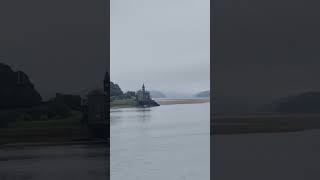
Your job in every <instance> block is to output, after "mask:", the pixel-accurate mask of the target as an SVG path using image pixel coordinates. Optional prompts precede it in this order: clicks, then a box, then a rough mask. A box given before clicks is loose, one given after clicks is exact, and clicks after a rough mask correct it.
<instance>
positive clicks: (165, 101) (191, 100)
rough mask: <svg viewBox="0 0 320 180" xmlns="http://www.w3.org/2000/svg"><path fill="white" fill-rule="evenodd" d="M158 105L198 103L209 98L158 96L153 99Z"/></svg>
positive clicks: (208, 100)
mask: <svg viewBox="0 0 320 180" xmlns="http://www.w3.org/2000/svg"><path fill="white" fill-rule="evenodd" d="M154 100H155V101H156V102H157V103H159V104H160V105H174V104H199V103H207V102H210V99H209V98H188V99H182V98H180V99H169V98H159V99H154Z"/></svg>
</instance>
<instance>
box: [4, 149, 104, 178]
mask: <svg viewBox="0 0 320 180" xmlns="http://www.w3.org/2000/svg"><path fill="white" fill-rule="evenodd" d="M108 159H109V155H108V149H107V147H106V145H105V144H102V145H59V146H34V147H23V146H22V147H15V148H12V147H10V148H0V180H91V179H94V180H106V179H108V178H109V167H108Z"/></svg>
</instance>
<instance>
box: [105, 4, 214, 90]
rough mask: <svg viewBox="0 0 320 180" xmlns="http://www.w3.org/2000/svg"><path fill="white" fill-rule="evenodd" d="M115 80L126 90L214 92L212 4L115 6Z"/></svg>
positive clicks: (112, 43) (112, 26) (112, 65)
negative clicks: (211, 51)
mask: <svg viewBox="0 0 320 180" xmlns="http://www.w3.org/2000/svg"><path fill="white" fill-rule="evenodd" d="M110 25H111V34H110V38H111V41H110V43H111V44H110V46H111V49H110V53H111V60H110V64H111V66H110V67H111V80H112V81H114V82H115V83H118V84H119V85H120V86H121V87H122V89H124V90H138V89H139V88H140V87H141V85H142V83H145V84H146V87H147V88H148V89H152V90H160V91H164V92H181V93H185V94H191V93H195V92H199V91H203V90H208V89H209V88H210V67H209V66H210V59H209V58H210V39H209V38H210V0H111V24H110Z"/></svg>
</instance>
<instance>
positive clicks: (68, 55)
mask: <svg viewBox="0 0 320 180" xmlns="http://www.w3.org/2000/svg"><path fill="white" fill-rule="evenodd" d="M106 3H107V1H100V0H91V1H88V0H54V1H52V0H28V1H25V0H1V1H0V24H1V28H0V39H1V41H0V62H2V63H6V64H8V65H10V66H11V67H12V68H13V69H14V70H22V71H24V72H26V73H27V74H28V76H29V77H30V79H31V80H32V82H33V83H34V84H35V88H36V89H37V90H38V91H39V92H40V93H41V95H42V96H43V97H47V96H52V95H54V94H55V93H56V92H62V93H77V92H79V91H82V90H86V89H88V88H95V87H102V85H103V84H102V81H103V78H104V73H105V72H106V70H107V69H108V67H107V66H108V54H107V52H108V50H109V47H108V39H107V37H108V33H109V32H108V28H107V27H108V26H107V24H108V21H107V18H108V17H107V16H106V7H107V4H106Z"/></svg>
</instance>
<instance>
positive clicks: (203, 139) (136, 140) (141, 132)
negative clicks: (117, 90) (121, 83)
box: [110, 103, 210, 180]
mask: <svg viewBox="0 0 320 180" xmlns="http://www.w3.org/2000/svg"><path fill="white" fill-rule="evenodd" d="M209 123H210V104H209V103H199V104H176V105H163V106H159V107H152V108H121V109H111V125H110V128H111V142H110V144H111V149H110V151H111V155H110V158H111V159H110V160H111V161H110V173H111V180H150V179H152V180H164V179H165V180H188V179H190V180H195V179H199V180H209V179H210V126H209Z"/></svg>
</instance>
